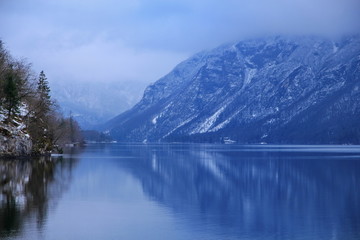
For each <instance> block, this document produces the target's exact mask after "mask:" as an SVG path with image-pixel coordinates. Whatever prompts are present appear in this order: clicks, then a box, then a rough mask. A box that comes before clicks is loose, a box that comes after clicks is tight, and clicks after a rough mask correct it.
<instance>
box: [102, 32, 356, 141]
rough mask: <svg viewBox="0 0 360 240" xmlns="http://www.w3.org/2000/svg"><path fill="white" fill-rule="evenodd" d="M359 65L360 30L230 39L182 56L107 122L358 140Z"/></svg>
mask: <svg viewBox="0 0 360 240" xmlns="http://www.w3.org/2000/svg"><path fill="white" fill-rule="evenodd" d="M359 71H360V41H359V37H348V38H344V39H341V40H338V41H334V40H330V39H323V38H316V37H279V36H278V37H270V38H264V39H252V40H245V41H241V42H237V43H231V44H225V45H222V46H220V47H218V48H215V49H213V50H209V51H203V52H201V53H199V54H196V55H194V56H193V57H191V58H189V59H188V60H186V61H184V62H182V63H180V64H179V65H178V66H176V67H175V68H174V70H173V71H171V72H170V73H169V74H167V75H166V76H164V77H163V78H161V79H160V80H158V81H157V82H155V83H154V84H152V85H150V86H148V87H147V89H146V90H145V92H144V96H143V98H142V100H141V101H140V102H139V103H138V104H137V105H135V106H134V107H133V108H132V109H130V110H129V111H127V112H125V113H123V114H121V115H119V116H117V117H116V118H114V119H112V120H111V121H109V122H108V123H107V124H106V128H107V129H109V130H110V133H111V135H112V136H113V137H115V138H117V139H118V140H130V141H211V142H217V141H220V139H223V138H224V137H228V138H231V139H234V140H236V141H238V142H241V143H260V142H269V143H270V142H271V143H355V142H359V141H360V134H359V133H360V127H358V124H355V123H356V121H357V119H358V118H359V113H360V109H359V106H358V102H359V101H358V100H360V92H359V87H360V86H359V82H360V81H359V76H360V74H359V73H360V72H359ZM349 124H350V125H349ZM344 127H345V129H343V128H344ZM300 128H301V129H300Z"/></svg>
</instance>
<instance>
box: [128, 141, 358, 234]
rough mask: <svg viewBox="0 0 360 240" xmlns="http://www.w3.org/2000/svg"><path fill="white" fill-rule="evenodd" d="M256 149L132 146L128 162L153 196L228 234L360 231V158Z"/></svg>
mask: <svg viewBox="0 0 360 240" xmlns="http://www.w3.org/2000/svg"><path fill="white" fill-rule="evenodd" d="M248 150H249V149H243V151H241V150H240V151H239V150H234V149H232V148H231V147H227V148H226V149H224V147H220V148H218V149H214V148H213V147H209V146H202V147H200V149H199V147H194V146H191V145H175V146H174V145H158V146H130V147H129V148H128V149H124V151H129V152H131V154H132V155H136V156H138V157H139V158H138V160H136V161H134V159H130V160H124V161H122V162H121V164H123V165H122V167H125V168H127V169H128V171H129V172H131V173H132V174H133V175H134V176H135V177H136V178H138V179H139V180H140V181H141V183H142V186H143V190H144V192H145V193H146V194H147V195H148V196H149V197H150V198H151V199H153V200H154V201H156V202H159V203H161V204H162V205H165V206H167V207H169V208H170V209H172V210H173V211H174V212H175V213H176V214H178V215H180V216H182V217H185V218H191V222H195V223H197V224H200V225H201V226H204V224H205V226H209V227H211V228H212V229H217V230H216V231H217V234H220V235H221V233H222V231H226V232H227V234H228V233H233V234H234V235H237V236H239V234H245V233H247V234H248V233H253V236H249V238H251V239H252V238H257V237H259V238H261V237H262V236H274V239H295V238H296V237H297V236H299V231H303V232H301V235H302V236H303V237H304V239H307V236H308V237H310V236H311V237H312V238H313V237H314V235H313V234H314V232H318V233H319V234H320V235H319V236H317V237H319V239H320V238H321V239H331V238H332V237H334V236H335V239H358V237H360V235H359V231H358V230H359V229H360V215H359V212H360V192H359V187H360V161H359V159H358V158H357V159H356V158H354V157H351V154H349V155H348V156H343V157H338V158H334V154H326V153H320V154H316V153H309V152H307V153H301V152H270V151H248ZM338 155H339V154H338ZM340 155H341V154H340ZM333 206H337V207H336V208H333ZM192 227H194V228H195V227H196V225H194V226H192ZM337 234H348V235H345V236H338V235H337Z"/></svg>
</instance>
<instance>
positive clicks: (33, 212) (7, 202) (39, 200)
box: [0, 157, 75, 238]
mask: <svg viewBox="0 0 360 240" xmlns="http://www.w3.org/2000/svg"><path fill="white" fill-rule="evenodd" d="M74 164H75V162H74V160H72V159H66V160H64V159H62V158H58V159H54V158H53V159H50V158H45V157H41V158H39V159H32V160H0V178H1V179H0V180H1V182H0V191H1V192H0V238H2V237H10V236H13V235H17V234H19V233H20V232H21V230H22V228H23V227H24V223H25V221H26V220H29V219H31V220H32V222H36V224H37V227H38V228H39V229H41V228H42V227H43V225H44V224H45V220H46V218H47V214H48V210H49V209H51V208H53V205H55V204H56V203H57V200H58V199H59V197H60V196H61V195H62V193H63V192H64V191H66V190H67V187H68V186H69V183H70V180H71V172H72V168H73V165H74Z"/></svg>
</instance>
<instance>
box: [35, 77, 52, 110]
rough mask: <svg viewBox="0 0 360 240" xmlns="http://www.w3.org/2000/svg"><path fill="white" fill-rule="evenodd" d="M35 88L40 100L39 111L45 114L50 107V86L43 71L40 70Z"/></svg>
mask: <svg viewBox="0 0 360 240" xmlns="http://www.w3.org/2000/svg"><path fill="white" fill-rule="evenodd" d="M37 90H38V94H39V98H40V99H39V100H40V108H41V111H43V112H44V114H46V113H47V112H49V110H50V109H51V105H52V102H51V96H50V87H49V82H48V81H47V78H46V75H45V73H44V71H41V72H40V75H39V79H38V82H37Z"/></svg>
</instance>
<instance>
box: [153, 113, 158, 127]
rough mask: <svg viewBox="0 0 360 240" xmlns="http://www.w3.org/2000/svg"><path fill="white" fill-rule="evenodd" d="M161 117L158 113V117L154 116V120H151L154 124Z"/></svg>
mask: <svg viewBox="0 0 360 240" xmlns="http://www.w3.org/2000/svg"><path fill="white" fill-rule="evenodd" d="M158 118H159V115H157V116H156V117H154V118H153V119H152V120H151V122H152V124H154V125H155V124H156V123H157V119H158Z"/></svg>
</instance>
